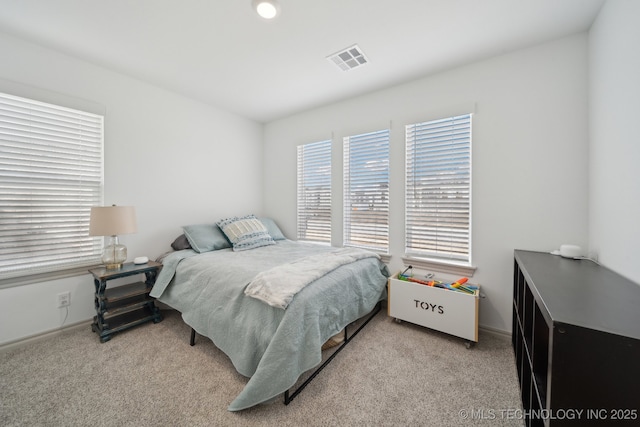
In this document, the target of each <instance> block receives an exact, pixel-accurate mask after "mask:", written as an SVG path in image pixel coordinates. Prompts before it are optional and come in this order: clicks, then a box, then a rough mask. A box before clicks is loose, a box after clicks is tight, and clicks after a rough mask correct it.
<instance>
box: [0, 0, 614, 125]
mask: <svg viewBox="0 0 640 427" xmlns="http://www.w3.org/2000/svg"><path fill="white" fill-rule="evenodd" d="M279 2H280V6H281V14H280V16H279V17H277V18H276V19H275V20H273V21H265V20H263V19H262V18H260V17H258V16H257V15H256V14H255V13H254V12H253V10H252V9H251V0H0V31H2V32H5V33H7V34H11V35H14V36H18V37H21V38H23V39H26V40H29V41H32V42H35V43H38V44H40V45H43V46H46V47H50V48H53V49H56V50H59V51H62V52H65V53H67V54H70V55H73V56H76V57H79V58H82V59H85V60H87V61H90V62H92V63H95V64H98V65H101V66H104V67H106V68H109V69H112V70H115V71H118V72H121V73H124V74H127V75H130V76H133V77H135V78H138V79H141V80H145V81H148V82H151V83H153V84H155V85H158V86H160V87H163V88H166V89H169V90H173V91H175V92H178V93H182V94H184V95H186V96H189V97H192V98H196V99H198V100H201V101H203V102H205V103H209V104H211V105H214V106H217V107H220V108H223V109H225V110H229V111H232V112H234V113H237V114H240V115H242V116H245V117H248V118H251V119H254V120H256V121H259V122H268V121H271V120H274V119H277V118H281V117H285V116H287V115H290V114H292V113H296V112H298V111H302V110H306V109H309V108H313V107H317V106H320V105H323V104H328V103H331V102H335V101H338V100H342V99H346V98H349V97H352V96H355V95H360V94H363V93H366V92H369V91H372V90H376V89H380V88H384V87H388V86H392V85H395V84H399V83H402V82H405V81H408V80H411V79H415V78H417V77H421V76H424V75H427V74H430V73H435V72H438V71H442V70H445V69H448V68H452V67H455V66H459V65H462V64H465V63H469V62H473V61H476V60H479V59H482V58H486V57H490V56H494V55H498V54H501V53H504V52H508V51H512V50H515V49H519V48H522V47H526V46H531V45H535V44H538V43H541V42H545V41H548V40H552V39H556V38H559V37H563V36H565V35H569V34H574V33H577V32H581V31H585V30H587V29H588V28H589V26H590V25H591V23H592V22H593V20H594V19H595V17H596V16H597V13H598V11H599V10H600V8H601V6H602V4H603V3H604V0H279ZM356 43H357V44H358V45H359V46H360V48H361V49H362V50H363V51H364V53H365V55H366V56H367V57H368V59H369V61H370V63H369V64H367V65H366V66H363V67H359V68H356V69H354V70H350V71H346V72H344V71H340V70H339V69H338V68H337V67H336V66H335V65H333V64H332V63H330V62H329V61H327V60H326V57H327V56H328V55H331V54H333V53H335V52H337V51H339V50H342V49H344V48H346V47H349V46H351V45H353V44H356ZM4 60H7V58H3V61H4Z"/></svg>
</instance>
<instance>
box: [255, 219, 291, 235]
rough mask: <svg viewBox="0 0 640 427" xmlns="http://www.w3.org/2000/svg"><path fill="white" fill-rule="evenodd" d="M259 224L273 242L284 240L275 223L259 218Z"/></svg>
mask: <svg viewBox="0 0 640 427" xmlns="http://www.w3.org/2000/svg"><path fill="white" fill-rule="evenodd" d="M259 219H260V222H261V223H262V224H264V226H265V227H267V233H269V235H270V236H271V238H272V239H273V240H285V239H286V237H284V234H282V231H280V228H278V226H277V225H276V223H275V221H274V220H272V219H271V218H259Z"/></svg>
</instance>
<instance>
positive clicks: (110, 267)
mask: <svg viewBox="0 0 640 427" xmlns="http://www.w3.org/2000/svg"><path fill="white" fill-rule="evenodd" d="M104 268H106V269H107V270H120V269H121V268H122V263H121V262H120V263H118V264H105V265H104Z"/></svg>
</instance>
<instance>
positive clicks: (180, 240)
mask: <svg viewBox="0 0 640 427" xmlns="http://www.w3.org/2000/svg"><path fill="white" fill-rule="evenodd" d="M171 248H172V249H173V250H174V251H181V250H183V249H191V244H190V243H189V240H187V236H185V235H184V234H181V235H179V236H178V237H176V240H174V241H173V243H171Z"/></svg>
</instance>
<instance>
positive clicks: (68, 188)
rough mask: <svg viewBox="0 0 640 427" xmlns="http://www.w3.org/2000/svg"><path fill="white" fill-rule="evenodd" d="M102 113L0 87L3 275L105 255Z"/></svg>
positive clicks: (61, 266) (0, 257)
mask: <svg viewBox="0 0 640 427" xmlns="http://www.w3.org/2000/svg"><path fill="white" fill-rule="evenodd" d="M102 143H103V116H99V115H95V114H91V113H86V112H83V111H77V110H72V109H69V108H65V107H59V106H56V105H52V104H45V103H42V102H38V101H33V100H29V99H26V98H20V97H16V96H12V95H6V94H0V278H10V277H19V276H25V275H30V274H38V273H47V272H51V271H56V270H63V269H69V268H74V267H80V266H86V265H90V264H94V263H97V262H99V260H100V254H101V251H102V239H101V238H95V237H89V235H88V234H89V215H90V211H91V206H96V205H100V204H101V203H102V168H103V162H102Z"/></svg>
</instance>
